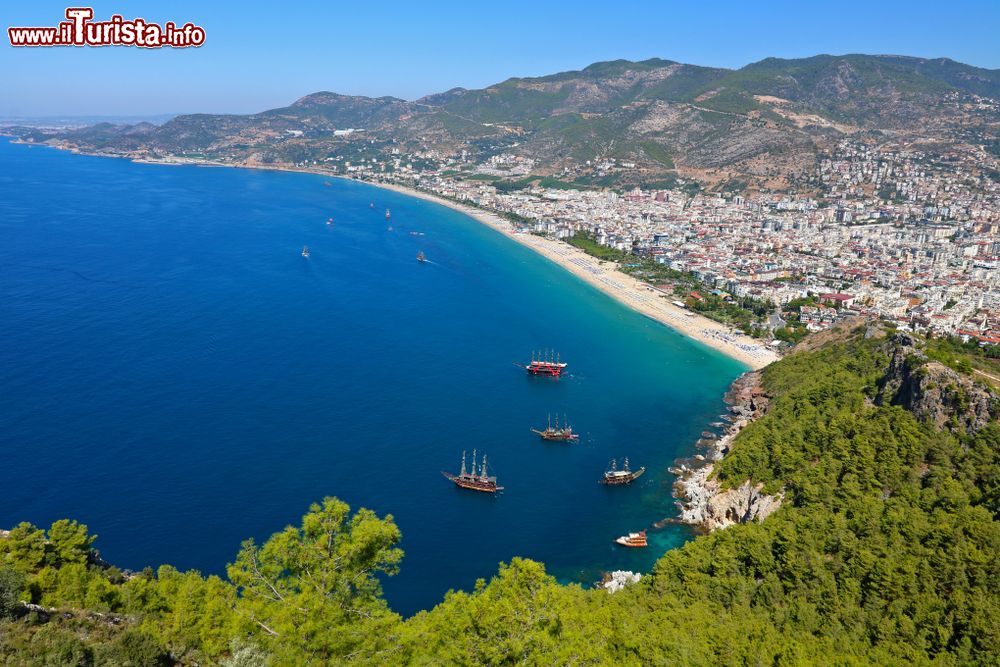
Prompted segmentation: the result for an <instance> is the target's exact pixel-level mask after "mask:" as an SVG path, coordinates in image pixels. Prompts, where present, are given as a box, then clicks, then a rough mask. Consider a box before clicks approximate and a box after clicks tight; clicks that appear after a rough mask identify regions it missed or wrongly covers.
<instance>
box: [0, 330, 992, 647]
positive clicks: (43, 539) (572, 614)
mask: <svg viewBox="0 0 1000 667" xmlns="http://www.w3.org/2000/svg"><path fill="white" fill-rule="evenodd" d="M883 348H884V342H879V341H860V340H855V341H850V342H847V343H841V344H839V345H835V346H832V347H828V348H825V349H821V350H819V351H816V352H810V353H801V354H795V355H792V356H790V357H789V358H787V359H785V360H783V361H781V362H779V363H777V364H774V365H772V366H771V367H770V368H769V369H768V370H767V371H766V372H765V375H764V382H765V386H766V388H767V389H768V391H769V392H770V393H771V394H772V395H773V397H774V398H773V400H772V404H771V405H772V407H771V410H770V411H769V412H768V414H767V415H766V416H765V417H763V418H761V419H760V420H758V421H757V422H756V423H754V424H753V425H751V426H750V427H748V428H747V429H745V430H744V432H743V433H742V434H741V435H740V437H739V438H738V440H737V442H736V444H735V445H734V447H733V450H732V453H731V454H730V455H729V456H728V457H727V458H726V459H725V460H724V461H723V462H722V463H721V464H720V465H719V467H718V469H717V472H718V477H719V478H720V479H721V480H722V481H723V483H724V484H731V485H737V484H739V483H741V482H742V481H743V480H746V479H748V478H749V479H752V480H754V481H755V482H761V483H763V484H764V485H765V487H766V489H767V490H770V491H775V490H778V489H782V490H784V492H785V494H786V495H785V497H786V499H785V503H784V506H783V507H782V509H781V510H779V511H778V512H777V513H775V514H774V515H772V516H771V517H769V518H768V519H767V520H765V521H764V522H763V523H761V524H745V525H738V526H734V527H731V528H727V529H725V530H721V531H716V532H715V533H712V534H710V535H705V536H701V537H699V538H697V539H695V540H693V541H691V542H689V543H688V544H687V545H685V546H684V547H682V548H680V549H677V550H674V551H670V552H668V553H667V554H665V555H664V556H663V558H662V559H661V560H660V561H659V562H658V563H657V565H656V567H655V570H654V572H653V573H652V574H651V575H650V576H646V577H644V578H643V580H642V581H641V582H640V583H639V584H636V585H633V586H630V587H629V588H627V589H625V590H624V591H621V592H619V593H616V594H614V595H609V594H608V593H606V592H604V591H599V590H585V589H583V588H582V587H580V586H575V585H569V586H566V585H560V584H558V583H556V582H555V581H554V580H553V579H552V578H551V577H549V576H548V575H546V574H545V571H544V569H543V566H542V565H540V564H538V563H534V562H531V561H527V560H521V559H514V560H513V561H512V562H511V563H510V564H507V565H501V567H500V571H499V573H498V574H497V576H496V577H494V578H493V579H492V580H491V581H489V582H486V581H480V582H479V583H478V584H477V585H476V587H475V590H473V591H471V592H451V593H449V594H448V595H446V596H445V599H444V601H443V602H442V603H441V604H439V605H438V606H437V607H435V608H434V609H432V610H429V611H425V612H421V613H419V614H417V615H416V616H414V617H412V618H410V619H405V620H404V619H402V618H400V617H399V616H398V615H396V614H394V613H393V612H392V611H391V610H390V609H389V608H388V606H387V605H386V603H385V602H384V600H383V599H382V596H381V590H380V584H379V578H380V577H381V576H388V575H392V574H393V573H394V572H396V570H397V568H398V566H399V563H400V560H401V557H402V552H401V551H400V550H399V549H398V548H396V544H397V543H398V541H399V538H400V535H399V530H398V529H397V527H396V525H395V523H394V522H393V520H392V517H391V516H387V517H384V518H379V517H377V516H375V515H374V514H373V513H372V512H370V511H368V510H363V509H362V510H359V511H358V512H357V513H354V514H351V512H350V510H349V508H348V507H347V506H346V505H345V504H344V503H342V502H340V501H337V500H335V499H332V498H327V499H326V500H324V501H323V503H322V504H317V505H313V506H312V507H311V508H310V509H309V512H308V514H306V515H305V517H303V520H302V523H301V525H300V526H297V527H288V528H286V529H285V530H283V531H281V532H279V533H277V534H276V535H274V536H273V537H271V539H269V540H268V541H267V542H266V543H264V544H263V545H260V546H258V545H256V544H255V543H253V542H252V541H248V542H246V543H244V544H243V545H242V548H241V549H240V551H239V553H238V554H237V556H236V559H235V561H234V562H233V563H232V564H231V565H229V567H228V569H227V572H228V581H224V580H223V579H220V578H219V577H215V576H209V577H204V576H202V575H200V574H199V573H197V572H187V573H182V572H178V571H177V570H175V569H174V568H171V567H169V566H163V567H161V568H160V569H159V570H158V571H157V572H155V573H154V572H152V571H146V572H143V573H139V574H129V575H125V574H123V573H121V572H119V571H117V570H115V569H114V568H108V567H107V566H106V565H104V564H102V563H100V562H95V561H94V559H93V558H92V556H91V551H90V547H91V544H92V541H93V537H92V536H90V535H88V533H87V530H86V527H84V526H80V525H78V524H76V523H73V522H69V521H64V522H57V524H55V525H53V526H52V527H51V528H50V529H49V530H48V531H47V532H43V531H41V530H39V529H38V528H35V527H34V526H30V525H28V524H22V525H20V526H17V527H15V528H14V529H13V531H12V532H11V534H10V536H9V537H8V538H7V539H0V616H3V617H5V620H0V661H4V662H6V663H7V664H12V665H36V664H43V665H44V664H52V665H128V664H133V665H156V664H164V665H166V664H172V663H180V664H222V665H264V664H270V665H299V664H314V665H323V664H345V663H360V664H415V665H450V664H458V665H480V664H484V665H505V664H529V665H553V664H566V665H586V664H595V665H596V664H621V665H648V664H670V665H673V664H677V665H809V664H832V665H862V664H885V665H900V664H918V665H920V664H927V665H931V664H932V665H965V664H981V665H995V664H998V661H1000V657H998V656H1000V590H998V589H1000V559H998V554H1000V523H998V518H1000V462H998V452H1000V428H998V426H997V424H996V423H993V424H991V425H990V426H988V427H987V428H986V429H984V430H982V431H980V432H979V433H978V434H975V435H974V436H968V435H964V434H953V433H950V432H937V431H935V430H934V429H932V428H931V427H930V426H929V425H926V424H922V423H919V422H918V421H917V420H916V419H915V418H914V416H913V415H912V414H910V413H909V412H906V411H905V410H903V409H902V408H900V407H882V406H876V405H874V404H873V402H872V400H871V398H872V397H873V396H874V395H875V387H876V383H877V381H878V379H879V378H880V377H881V376H882V374H883V373H884V372H885V369H886V367H887V364H888V358H887V356H886V353H885V351H884V349H883ZM18 601H25V602H30V603H32V604H37V605H41V607H42V608H56V609H58V610H59V612H58V613H49V612H46V611H44V610H39V609H36V608H28V607H26V606H25V605H23V604H21V603H20V602H18Z"/></svg>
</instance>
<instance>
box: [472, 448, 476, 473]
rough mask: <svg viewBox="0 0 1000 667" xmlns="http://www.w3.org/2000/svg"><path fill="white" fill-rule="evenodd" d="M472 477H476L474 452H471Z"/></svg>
mask: <svg viewBox="0 0 1000 667" xmlns="http://www.w3.org/2000/svg"><path fill="white" fill-rule="evenodd" d="M472 476H473V477H475V476H476V450H474V449H473V450H472Z"/></svg>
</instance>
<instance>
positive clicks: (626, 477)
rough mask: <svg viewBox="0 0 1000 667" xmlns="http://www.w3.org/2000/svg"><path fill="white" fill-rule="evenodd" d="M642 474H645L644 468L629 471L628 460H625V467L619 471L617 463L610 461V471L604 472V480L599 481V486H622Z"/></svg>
mask: <svg viewBox="0 0 1000 667" xmlns="http://www.w3.org/2000/svg"><path fill="white" fill-rule="evenodd" d="M644 472H646V468H639V469H638V470H629V467H628V458H626V459H625V467H624V468H622V469H621V470H619V469H618V462H617V461H615V460H612V461H611V469H610V470H605V471H604V478H603V479H602V480H601V484H605V485H607V486H624V485H626V484H631V483H632V482H634V481H635V480H637V479H638V478H639V477H641V476H642V473H644Z"/></svg>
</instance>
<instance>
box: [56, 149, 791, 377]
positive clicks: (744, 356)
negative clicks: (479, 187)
mask: <svg viewBox="0 0 1000 667" xmlns="http://www.w3.org/2000/svg"><path fill="white" fill-rule="evenodd" d="M54 147H56V148H60V149H63V150H70V151H72V152H77V151H76V150H75V149H74V148H73V147H70V146H54ZM107 157H120V156H110V155H109V156H107ZM129 159H131V160H132V161H133V162H140V163H146V164H172V165H182V164H186V165H198V166H203V167H237V168H244V169H264V170H273V171H295V172H303V173H310V174H320V175H322V176H327V177H329V178H342V179H345V180H349V181H356V182H360V183H366V184H368V185H372V186H375V187H378V188H385V189H387V190H394V191H396V192H399V193H401V194H405V195H407V196H410V197H419V198H420V199H425V200H427V201H432V202H435V203H438V204H441V205H442V206H447V207H449V208H452V209H455V210H456V211H460V212H461V213H464V214H465V215H467V216H469V217H470V218H473V219H474V220H477V221H478V222H480V223H482V224H484V225H486V226H488V227H491V228H492V229H494V230H496V231H498V232H500V233H501V234H503V235H505V236H507V237H508V238H510V239H513V240H514V241H516V242H517V243H520V244H521V245H524V246H527V247H528V248H531V249H532V250H534V251H535V252H537V253H538V254H540V255H542V256H543V257H546V258H547V259H549V260H551V261H552V262H555V263H556V264H558V265H559V266H561V267H562V268H564V269H566V270H567V271H569V272H570V273H572V274H573V275H575V276H576V277H578V278H580V279H581V280H584V281H586V282H587V283H589V284H590V285H593V286H594V287H596V288H597V289H599V290H601V291H602V292H604V293H605V294H608V295H609V296H611V297H612V298H614V299H617V300H618V301H619V302H621V303H623V304H625V305H626V306H628V307H629V308H632V309H633V310H636V311H638V312H640V313H642V314H643V315H645V316H647V317H649V318H651V319H653V320H655V321H657V322H660V323H661V324H663V325H665V326H668V327H670V328H671V329H674V330H675V331H678V332H680V333H682V334H684V335H685V336H688V337H690V338H693V339H695V340H697V341H700V342H701V343H704V344H705V345H707V346H709V347H711V348H714V349H716V350H718V351H719V352H722V353H723V354H725V355H727V356H729V357H732V358H733V359H736V360H737V361H740V362H742V363H744V364H746V365H747V366H749V367H750V368H752V369H754V370H759V369H761V368H764V367H765V366H767V365H768V364H770V363H771V362H772V361H776V360H777V359H778V358H779V357H778V354H777V353H775V352H774V351H773V350H771V349H769V348H767V347H765V346H764V345H763V344H761V342H760V341H758V340H756V339H754V338H751V337H750V336H747V335H745V334H743V333H741V332H739V331H735V330H733V329H731V328H730V327H727V326H725V325H724V324H720V323H718V322H716V321H714V320H710V319H708V318H707V317H704V316H703V315H699V314H697V313H694V312H691V311H689V310H687V309H685V308H679V307H677V306H675V305H674V304H673V303H671V301H672V300H673V297H672V295H669V294H665V293H663V292H661V291H660V290H658V289H656V288H654V287H653V286H651V285H648V284H646V283H643V282H642V281H640V280H636V279H635V278H633V277H632V276H629V275H628V274H626V273H623V272H621V271H619V270H618V265H617V264H616V263H614V262H610V261H601V260H598V259H596V258H594V257H591V256H590V255H588V254H587V253H585V252H583V251H582V250H580V249H579V248H577V247H575V246H572V245H570V244H568V243H565V242H563V241H558V240H555V239H549V238H545V237H542V236H536V235H535V234H528V233H524V232H518V231H517V230H516V229H515V228H514V226H513V224H511V222H510V221H508V220H506V219H504V218H502V217H500V216H499V215H496V214H494V213H491V212H489V211H484V210H483V209H479V208H475V207H472V206H467V205H464V204H459V203H456V202H453V201H451V200H448V199H444V198H443V197H438V196H436V195H433V194H430V193H427V192H423V191H421V190H416V189H414V188H409V187H405V186H402V185H396V184H392V183H377V182H373V181H360V180H358V179H354V178H350V177H347V176H340V175H337V174H331V173H329V172H327V171H325V170H323V169H309V168H296V167H287V166H280V165H235V164H225V163H219V162H213V161H210V160H201V159H192V158H160V159H137V158H129Z"/></svg>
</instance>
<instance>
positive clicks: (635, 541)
mask: <svg viewBox="0 0 1000 667" xmlns="http://www.w3.org/2000/svg"><path fill="white" fill-rule="evenodd" d="M615 542H617V543H618V544H620V545H622V546H623V547H633V548H634V547H644V546H647V542H646V531H644V530H640V531H639V532H638V533H629V534H628V535H622V536H621V537H619V538H618V539H616V540H615Z"/></svg>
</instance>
